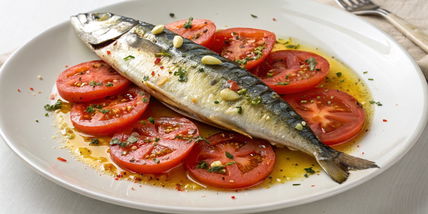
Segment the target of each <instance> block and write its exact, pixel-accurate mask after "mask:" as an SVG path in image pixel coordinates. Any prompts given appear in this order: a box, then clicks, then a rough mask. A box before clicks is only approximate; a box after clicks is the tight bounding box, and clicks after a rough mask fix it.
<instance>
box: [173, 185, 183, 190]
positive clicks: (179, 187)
mask: <svg viewBox="0 0 428 214" xmlns="http://www.w3.org/2000/svg"><path fill="white" fill-rule="evenodd" d="M175 189H176V190H177V191H180V192H182V191H183V186H182V185H181V184H175Z"/></svg>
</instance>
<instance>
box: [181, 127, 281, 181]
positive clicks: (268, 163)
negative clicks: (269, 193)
mask: <svg viewBox="0 0 428 214" xmlns="http://www.w3.org/2000/svg"><path fill="white" fill-rule="evenodd" d="M208 142H209V143H207V142H203V141H201V142H199V143H197V145H195V148H194V149H193V150H192V153H191V154H190V155H189V157H188V158H187V159H186V161H185V166H186V168H187V169H188V171H189V173H190V175H191V176H192V177H193V178H195V179H196V180H198V181H200V182H202V183H204V184H207V185H210V186H215V187H221V188H232V189H237V188H245V187H250V186H253V185H256V184H258V183H259V182H261V181H263V179H265V178H266V177H267V176H269V174H270V173H271V172H272V170H273V167H274V164H275V152H274V151H273V149H272V146H271V145H270V144H269V143H268V142H266V141H264V140H259V139H250V138H248V137H246V136H243V135H239V134H236V133H228V132H224V133H218V134H215V135H213V136H211V137H209V138H208ZM216 163H217V164H216ZM218 164H221V165H220V166H219V165H218Z"/></svg>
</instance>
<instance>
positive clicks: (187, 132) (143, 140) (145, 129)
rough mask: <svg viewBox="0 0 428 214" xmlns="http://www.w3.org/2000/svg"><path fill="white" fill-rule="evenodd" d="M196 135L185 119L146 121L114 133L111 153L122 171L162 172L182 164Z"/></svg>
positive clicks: (195, 131) (195, 130)
mask: <svg viewBox="0 0 428 214" xmlns="http://www.w3.org/2000/svg"><path fill="white" fill-rule="evenodd" d="M198 136H199V131H198V128H197V127H196V125H195V124H194V123H192V122H191V121H190V120H188V119H186V118H166V117H164V118H159V119H153V118H149V119H148V120H143V121H140V122H139V123H137V124H135V125H134V126H133V127H132V128H130V129H128V130H126V131H124V132H122V133H118V134H115V135H114V136H113V138H112V141H111V142H110V144H111V146H110V154H111V158H112V160H113V161H114V162H115V163H116V164H117V165H119V166H120V167H121V168H124V169H127V170H130V171H133V172H137V173H162V172H165V171H167V170H169V169H171V168H173V167H175V166H177V165H178V164H179V163H181V161H182V160H183V159H184V158H185V157H186V156H187V155H188V154H189V153H190V151H191V149H192V148H193V146H194V144H195V142H196V141H198Z"/></svg>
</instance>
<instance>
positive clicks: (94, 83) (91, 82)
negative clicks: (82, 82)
mask: <svg viewBox="0 0 428 214" xmlns="http://www.w3.org/2000/svg"><path fill="white" fill-rule="evenodd" d="M89 85H90V86H92V87H95V86H102V85H103V83H102V82H97V81H94V80H92V81H90V82H89Z"/></svg>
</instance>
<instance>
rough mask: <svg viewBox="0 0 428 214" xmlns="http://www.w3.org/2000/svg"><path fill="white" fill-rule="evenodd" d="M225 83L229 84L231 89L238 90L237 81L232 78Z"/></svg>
mask: <svg viewBox="0 0 428 214" xmlns="http://www.w3.org/2000/svg"><path fill="white" fill-rule="evenodd" d="M227 83H228V84H229V88H230V90H232V91H238V90H239V88H240V87H239V85H238V83H237V82H235V81H233V80H228V81H227Z"/></svg>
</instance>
